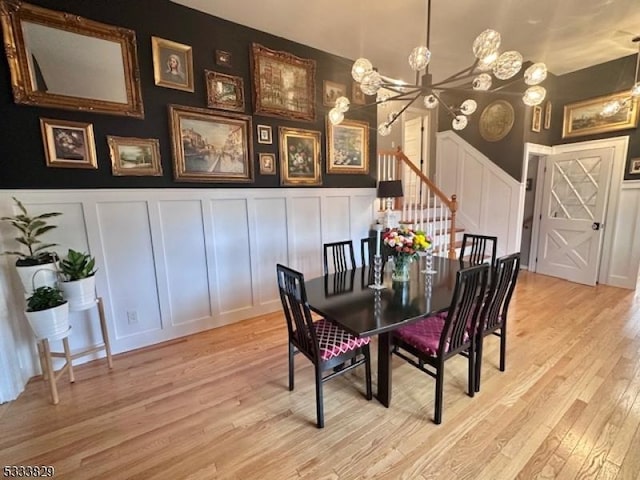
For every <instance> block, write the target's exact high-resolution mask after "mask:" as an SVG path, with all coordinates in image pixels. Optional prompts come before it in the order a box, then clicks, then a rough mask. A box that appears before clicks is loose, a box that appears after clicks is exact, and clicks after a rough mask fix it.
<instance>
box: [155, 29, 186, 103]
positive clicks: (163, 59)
mask: <svg viewBox="0 0 640 480" xmlns="http://www.w3.org/2000/svg"><path fill="white" fill-rule="evenodd" d="M151 49H152V52H153V78H154V80H155V83H156V85H158V86H160V87H167V88H175V89H176V90H184V91H186V92H193V51H192V48H191V47H190V46H189V45H184V44H182V43H178V42H172V41H171V40H165V39H164V38H158V37H151Z"/></svg>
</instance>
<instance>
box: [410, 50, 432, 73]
mask: <svg viewBox="0 0 640 480" xmlns="http://www.w3.org/2000/svg"><path fill="white" fill-rule="evenodd" d="M430 60H431V52H430V51H429V49H428V48H427V47H424V46H420V47H416V48H414V49H413V50H412V51H411V54H410V55H409V66H410V67H411V69H412V70H414V71H416V72H417V71H420V70H422V69H424V68H425V67H426V66H427V65H428V64H429V61H430Z"/></svg>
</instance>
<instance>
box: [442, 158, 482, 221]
mask: <svg viewBox="0 0 640 480" xmlns="http://www.w3.org/2000/svg"><path fill="white" fill-rule="evenodd" d="M459 158H460V160H461V163H460V165H459V166H458V168H457V169H456V171H457V172H458V175H459V177H460V179H459V181H458V185H459V186H458V189H457V190H456V191H455V192H456V193H457V195H458V204H459V205H462V204H464V208H462V209H461V210H462V214H463V215H464V217H465V218H464V220H465V223H464V225H465V227H466V228H467V229H468V231H469V232H477V231H480V228H481V225H482V220H483V219H482V210H483V209H482V206H483V197H482V194H483V189H484V188H485V181H486V180H487V178H486V177H485V175H484V173H485V170H486V169H485V168H484V167H483V165H482V161H481V159H480V158H478V157H477V156H476V155H474V154H473V153H472V152H470V151H468V150H466V149H464V148H463V149H462V150H461V152H460V153H459ZM452 193H453V192H452ZM449 195H451V194H449ZM484 200H486V197H485V198H484Z"/></svg>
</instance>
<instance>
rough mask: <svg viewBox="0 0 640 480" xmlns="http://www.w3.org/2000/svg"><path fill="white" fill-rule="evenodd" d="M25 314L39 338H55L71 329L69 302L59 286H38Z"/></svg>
mask: <svg viewBox="0 0 640 480" xmlns="http://www.w3.org/2000/svg"><path fill="white" fill-rule="evenodd" d="M25 315H26V316H27V320H28V321H29V325H31V329H32V330H33V333H34V334H35V336H36V338H38V339H41V338H48V339H51V340H53V339H56V338H59V336H60V335H62V334H63V333H65V332H67V331H68V330H69V303H68V302H67V301H66V300H65V299H64V298H63V297H62V291H61V290H60V289H58V288H55V287H38V288H36V289H35V290H34V291H33V293H32V294H31V296H30V297H29V298H28V299H27V310H26V312H25Z"/></svg>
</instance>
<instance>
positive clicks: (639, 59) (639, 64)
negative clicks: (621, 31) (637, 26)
mask: <svg viewBox="0 0 640 480" xmlns="http://www.w3.org/2000/svg"><path fill="white" fill-rule="evenodd" d="M632 42H640V36H638V37H634V39H633V40H632ZM639 70H640V43H638V54H637V55H636V76H635V79H636V81H635V83H638V71H639ZM635 83H634V85H635Z"/></svg>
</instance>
